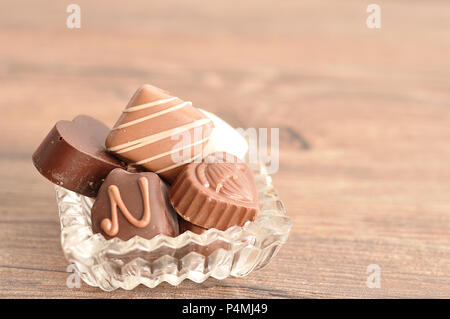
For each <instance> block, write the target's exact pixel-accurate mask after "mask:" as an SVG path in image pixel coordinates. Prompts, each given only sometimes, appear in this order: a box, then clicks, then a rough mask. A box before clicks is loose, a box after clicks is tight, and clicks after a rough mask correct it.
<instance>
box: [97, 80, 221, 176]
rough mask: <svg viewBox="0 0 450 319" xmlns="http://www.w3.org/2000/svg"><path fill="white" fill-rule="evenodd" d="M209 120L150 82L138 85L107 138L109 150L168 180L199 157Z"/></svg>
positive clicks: (187, 104) (210, 128)
mask: <svg viewBox="0 0 450 319" xmlns="http://www.w3.org/2000/svg"><path fill="white" fill-rule="evenodd" d="M213 127H214V126H213V124H212V121H211V120H210V119H209V118H208V117H206V116H205V115H204V114H202V113H201V112H200V111H199V110H198V109H196V108H195V107H193V106H192V104H191V103H190V102H185V101H183V100H181V99H179V98H177V97H174V96H172V95H170V94H169V93H168V92H166V91H163V90H161V89H159V88H157V87H154V86H151V85H144V86H142V87H141V88H139V89H138V90H137V91H136V93H135V94H134V95H133V97H132V98H131V100H130V102H129V103H128V105H127V107H126V108H125V110H124V111H123V113H122V115H121V116H120V118H119V120H118V121H117V123H116V124H115V125H114V127H113V129H112V130H111V132H110V133H109V135H108V137H107V139H106V147H107V149H108V151H110V152H112V153H113V154H115V155H116V156H118V157H120V158H121V159H123V160H124V161H126V162H127V163H128V164H130V165H136V166H138V167H142V168H144V169H147V170H150V171H152V172H155V173H157V174H159V175H160V176H161V177H163V178H164V179H165V180H166V181H167V182H169V183H171V182H173V180H174V179H175V177H176V175H177V174H178V172H180V171H181V169H182V167H183V166H184V165H186V164H187V163H190V162H192V161H193V160H194V159H196V158H199V157H200V156H201V154H202V148H203V146H204V145H205V144H206V142H207V141H208V138H209V136H210V134H211V131H212V129H213Z"/></svg>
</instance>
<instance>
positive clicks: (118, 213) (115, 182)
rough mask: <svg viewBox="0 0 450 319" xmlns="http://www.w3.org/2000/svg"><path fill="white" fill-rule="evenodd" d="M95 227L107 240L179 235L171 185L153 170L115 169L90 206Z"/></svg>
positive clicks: (94, 229) (94, 230)
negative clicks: (169, 190) (170, 200)
mask: <svg viewBox="0 0 450 319" xmlns="http://www.w3.org/2000/svg"><path fill="white" fill-rule="evenodd" d="M91 220H92V230H93V232H94V233H101V234H102V235H103V236H104V237H105V238H106V239H110V238H113V237H118V238H121V239H122V240H128V239H130V238H132V237H134V236H136V235H137V236H140V237H142V238H146V239H150V238H153V237H154V236H156V235H158V234H164V235H167V236H172V237H175V236H178V233H179V231H178V221H177V214H176V213H175V211H174V210H173V208H172V206H171V205H170V203H169V198H168V188H167V186H166V184H165V183H164V182H163V181H162V180H161V179H160V178H159V176H158V175H156V174H155V173H151V172H143V173H130V172H127V171H125V170H123V169H115V170H113V171H112V172H111V173H110V174H109V175H108V176H107V177H106V180H105V182H104V183H103V185H102V186H101V187H100V190H99V192H98V196H97V198H96V200H95V202H94V205H93V206H92V209H91Z"/></svg>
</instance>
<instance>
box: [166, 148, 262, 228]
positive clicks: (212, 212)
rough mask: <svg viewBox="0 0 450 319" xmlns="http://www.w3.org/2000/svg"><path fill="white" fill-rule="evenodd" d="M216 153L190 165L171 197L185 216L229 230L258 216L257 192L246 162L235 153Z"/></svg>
mask: <svg viewBox="0 0 450 319" xmlns="http://www.w3.org/2000/svg"><path fill="white" fill-rule="evenodd" d="M217 154H218V153H215V154H212V155H210V156H208V157H206V158H205V159H204V161H203V162H202V163H190V164H189V165H187V166H186V167H185V168H184V169H183V171H182V172H180V174H179V175H178V177H177V179H176V180H175V182H174V183H173V185H172V187H171V189H170V193H169V197H170V202H171V203H172V205H173V207H174V208H175V210H176V212H177V213H178V214H179V215H180V216H181V217H183V219H185V220H187V221H189V222H191V223H193V224H195V225H197V226H200V227H203V228H207V229H209V228H217V229H220V230H226V229H227V228H228V227H231V226H234V225H238V226H242V225H244V224H245V222H247V221H249V220H250V221H252V220H254V219H255V216H256V214H257V213H258V195H257V190H256V185H255V180H254V178H253V175H252V173H251V171H250V169H249V168H248V167H247V165H246V164H245V163H242V162H240V161H239V160H238V159H237V158H236V157H234V156H229V158H223V157H217ZM224 161H225V162H224Z"/></svg>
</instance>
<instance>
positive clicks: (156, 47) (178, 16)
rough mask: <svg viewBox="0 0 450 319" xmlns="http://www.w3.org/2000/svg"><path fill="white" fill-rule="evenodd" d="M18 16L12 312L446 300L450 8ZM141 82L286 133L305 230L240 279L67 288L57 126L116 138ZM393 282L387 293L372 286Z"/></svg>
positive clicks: (2, 51)
mask: <svg viewBox="0 0 450 319" xmlns="http://www.w3.org/2000/svg"><path fill="white" fill-rule="evenodd" d="M69 3H70V2H68V3H65V2H64V1H63V2H54V1H39V2H35V1H8V3H5V4H3V5H2V10H1V11H0V110H1V118H2V121H1V122H2V129H1V132H2V134H1V136H2V137H1V140H0V146H1V150H0V163H1V164H0V297H7V298H8V297H10V298H16V297H26V298H36V297H45V298H55V297H63V298H66V297H84V298H99V297H102V298H105V297H106V298H124V297H131V298H140V297H148V298H197V297H204V298H210V297H211V298H216V297H229V298H244V297H248V298H317V297H327V298H328V297H332V298H334V297H364V298H372V297H450V102H449V101H450V59H449V56H450V36H449V34H450V19H449V16H450V3H449V2H448V1H444V0H440V1H438V0H436V1H427V2H424V1H422V2H419V1H417V2H411V1H406V0H405V1H395V3H394V2H393V1H378V2H377V3H378V4H380V6H381V10H382V11H381V18H382V25H381V28H380V29H369V28H367V26H366V18H367V16H368V15H369V13H366V8H367V5H368V4H369V2H368V3H365V2H364V1H363V2H361V1H357V0H352V1H345V2H342V1H339V2H338V1H329V2H327V3H322V4H318V2H317V1H313V0H310V1H301V2H300V1H283V2H280V1H274V0H271V1H263V0H258V1H256V0H251V1H241V2H239V4H237V3H231V2H228V1H221V2H214V1H213V2H208V3H207V4H205V3H204V2H202V1H175V0H171V1H159V2H155V3H150V2H149V1H144V0H142V1H128V3H129V5H128V6H125V5H124V4H123V2H122V1H108V3H103V4H98V3H97V4H93V3H92V2H90V1H86V0H83V1H77V3H79V4H80V6H81V14H82V22H81V23H82V24H81V29H68V28H67V27H66V17H67V16H68V13H66V6H67V5H68V4H69ZM143 83H151V84H155V85H157V86H160V87H162V88H165V89H168V90H170V91H171V92H173V93H174V94H176V95H178V96H180V97H185V98H186V99H189V100H192V101H194V103H195V105H197V106H200V107H202V108H205V109H208V110H210V111H212V112H215V113H216V114H218V115H219V116H221V117H222V118H224V119H225V120H226V121H228V122H229V123H231V124H232V125H233V126H235V127H244V128H247V127H256V128H259V127H278V128H279V129H280V169H279V172H278V173H277V174H275V175H274V176H273V178H274V183H275V185H276V187H277V188H278V190H279V193H280V196H281V198H282V199H283V201H284V203H285V205H286V208H287V211H288V214H289V215H290V217H291V218H292V220H293V228H292V231H291V234H290V237H289V239H288V242H287V243H286V244H285V246H283V248H282V249H281V251H280V252H279V254H278V256H277V257H276V258H275V259H274V260H273V261H272V262H271V263H270V264H269V265H268V266H267V267H266V268H264V269H261V270H259V271H255V272H253V273H251V274H250V275H249V276H247V277H245V278H228V279H226V280H222V281H219V280H215V279H209V280H207V281H205V282H204V283H203V284H200V285H199V284H195V283H193V282H191V281H184V282H183V283H182V284H181V285H180V286H178V287H172V286H170V285H168V284H162V285H160V286H158V287H157V288H155V289H147V288H145V287H142V286H140V287H138V288H137V289H135V290H133V291H124V290H117V291H115V292H113V293H105V292H103V291H101V290H99V289H97V288H93V287H89V286H87V285H86V284H84V283H83V284H82V286H81V288H79V289H77V288H73V289H69V288H67V287H66V279H67V277H68V275H69V274H68V273H67V272H66V268H67V266H68V263H67V261H66V260H65V259H64V256H63V253H62V251H61V247H60V229H59V221H58V216H57V209H56V204H55V194H54V191H53V186H52V185H51V184H50V183H49V182H48V181H47V180H45V179H44V178H43V177H41V176H40V175H39V174H38V172H37V171H36V170H35V169H34V167H33V165H32V163H31V154H32V152H33V151H34V149H35V148H36V147H37V145H38V144H39V143H40V141H41V140H42V139H43V137H44V136H45V134H46V133H47V132H48V130H49V129H50V128H51V126H52V125H53V124H54V123H55V122H56V121H57V120H59V119H71V118H73V117H74V116H76V115H78V114H82V113H84V114H89V115H92V116H94V117H97V118H99V119H101V120H103V121H105V122H106V123H108V124H109V125H112V124H113V123H114V122H115V120H116V119H117V117H118V115H119V114H120V112H121V109H122V108H123V107H124V105H125V104H126V103H127V101H128V99H129V98H130V96H131V94H132V93H133V92H134V90H135V89H136V88H137V87H138V86H139V85H141V84H143ZM371 264H375V265H378V266H379V267H380V275H381V287H380V288H369V287H368V286H367V284H366V281H367V277H368V276H369V275H370V273H367V272H366V270H367V267H368V265H371Z"/></svg>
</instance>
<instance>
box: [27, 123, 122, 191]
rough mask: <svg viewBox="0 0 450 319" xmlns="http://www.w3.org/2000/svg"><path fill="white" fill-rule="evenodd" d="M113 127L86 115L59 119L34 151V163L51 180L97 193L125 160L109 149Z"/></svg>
mask: <svg viewBox="0 0 450 319" xmlns="http://www.w3.org/2000/svg"><path fill="white" fill-rule="evenodd" d="M108 133H109V128H108V127H107V126H106V125H105V124H103V123H102V122H100V121H98V120H96V119H94V118H92V117H90V116H86V115H79V116H77V117H76V118H74V119H73V120H72V121H59V122H58V123H56V124H55V126H54V127H53V128H52V130H51V131H50V132H49V133H48V135H47V136H46V137H45V139H44V141H43V142H42V143H41V145H39V147H38V148H37V150H36V151H35V152H34V154H33V163H34V165H35V166H36V168H37V169H38V170H39V172H40V173H41V174H42V175H43V176H44V177H45V178H47V179H49V180H50V181H51V182H53V183H55V184H57V185H59V186H62V187H64V188H67V189H69V190H71V191H74V192H77V193H79V194H82V195H85V196H89V197H95V196H96V195H97V191H98V189H99V188H100V185H101V184H102V183H103V181H104V179H105V178H106V176H107V175H108V173H109V172H110V171H112V170H113V169H115V168H119V167H123V165H124V164H123V163H122V162H121V161H119V160H118V159H116V158H115V157H113V156H112V155H110V154H108V153H107V152H106V149H105V146H104V143H105V139H106V136H107V135H108Z"/></svg>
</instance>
